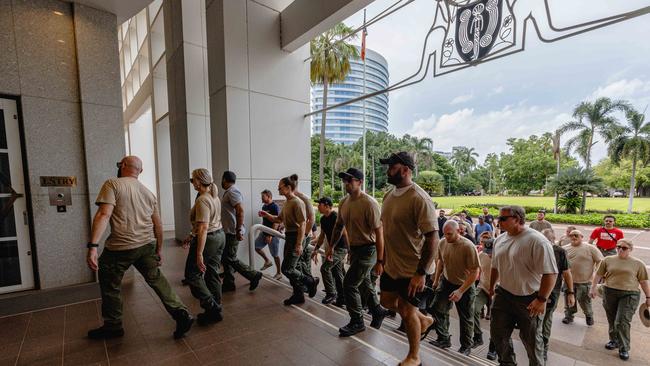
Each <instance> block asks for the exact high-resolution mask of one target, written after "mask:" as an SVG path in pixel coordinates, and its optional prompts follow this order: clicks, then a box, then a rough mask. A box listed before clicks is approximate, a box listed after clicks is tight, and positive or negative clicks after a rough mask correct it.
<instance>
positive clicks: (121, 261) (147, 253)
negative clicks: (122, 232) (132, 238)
mask: <svg viewBox="0 0 650 366" xmlns="http://www.w3.org/2000/svg"><path fill="white" fill-rule="evenodd" d="M159 260H160V258H159V257H158V255H157V254H156V245H155V242H153V243H149V244H146V245H143V246H141V247H139V248H135V249H130V250H119V251H117V250H108V249H106V248H104V251H102V255H101V256H100V257H99V271H98V277H99V288H100V290H101V293H102V317H103V318H104V325H105V326H107V327H109V328H113V329H119V328H122V298H121V297H120V289H121V285H122V277H124V272H126V270H127V269H129V267H131V266H132V265H133V266H135V268H136V269H137V270H138V272H140V274H141V275H142V277H144V280H145V281H146V282H147V284H148V285H149V286H150V287H151V288H152V289H153V290H154V291H155V292H156V294H157V295H158V297H159V298H160V300H161V301H162V303H163V305H164V306H165V309H166V310H167V312H168V313H169V314H170V315H172V317H174V314H175V313H177V312H178V311H179V310H185V311H187V307H186V306H185V305H184V304H183V303H182V302H181V299H180V298H179V297H178V295H176V293H175V292H174V290H172V288H171V286H170V285H169V282H167V279H166V278H165V276H164V275H163V273H162V272H161V271H160V267H159V266H158V262H159Z"/></svg>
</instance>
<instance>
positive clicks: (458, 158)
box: [451, 146, 478, 176]
mask: <svg viewBox="0 0 650 366" xmlns="http://www.w3.org/2000/svg"><path fill="white" fill-rule="evenodd" d="M477 157H478V153H477V152H476V151H474V148H473V147H465V146H457V147H454V148H453V149H452V156H451V165H452V166H453V167H454V168H456V171H457V172H458V173H459V174H460V176H463V175H465V174H467V173H469V172H470V171H471V170H473V169H474V168H476V166H477V165H478V161H476V158H477Z"/></svg>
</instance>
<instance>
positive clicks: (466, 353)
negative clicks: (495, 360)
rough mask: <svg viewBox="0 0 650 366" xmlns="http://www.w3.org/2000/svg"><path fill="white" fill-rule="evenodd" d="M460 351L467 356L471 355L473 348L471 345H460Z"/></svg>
mask: <svg viewBox="0 0 650 366" xmlns="http://www.w3.org/2000/svg"><path fill="white" fill-rule="evenodd" d="M458 353H460V354H463V355H465V356H469V354H470V353H472V349H471V348H469V347H462V346H461V347H460V348H459V349H458Z"/></svg>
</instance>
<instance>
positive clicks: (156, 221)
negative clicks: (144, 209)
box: [151, 211, 163, 255]
mask: <svg viewBox="0 0 650 366" xmlns="http://www.w3.org/2000/svg"><path fill="white" fill-rule="evenodd" d="M151 221H152V222H153V234H154V236H155V237H156V253H158V255H160V253H161V251H162V245H163V225H162V220H161V219H160V214H158V211H155V212H154V213H153V215H151Z"/></svg>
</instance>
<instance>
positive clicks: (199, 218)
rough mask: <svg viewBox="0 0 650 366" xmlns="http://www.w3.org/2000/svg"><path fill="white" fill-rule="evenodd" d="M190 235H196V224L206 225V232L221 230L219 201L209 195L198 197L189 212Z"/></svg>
mask: <svg viewBox="0 0 650 366" xmlns="http://www.w3.org/2000/svg"><path fill="white" fill-rule="evenodd" d="M190 222H191V223H192V233H194V234H198V224H199V223H207V224H208V232H213V231H216V230H219V229H221V201H220V200H219V198H212V196H211V195H210V194H209V193H204V194H202V195H199V196H198V197H197V198H196V201H194V206H192V210H191V211H190Z"/></svg>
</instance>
